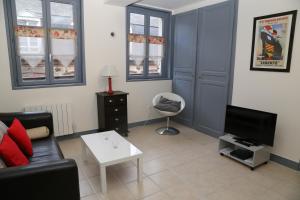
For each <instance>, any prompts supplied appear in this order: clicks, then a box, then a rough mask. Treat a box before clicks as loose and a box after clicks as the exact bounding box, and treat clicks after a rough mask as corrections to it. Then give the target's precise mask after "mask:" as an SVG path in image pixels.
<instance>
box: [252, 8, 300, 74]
mask: <svg viewBox="0 0 300 200" xmlns="http://www.w3.org/2000/svg"><path fill="white" fill-rule="evenodd" d="M296 17H297V10H294V11H289V12H283V13H278V14H274V15H267V16H262V17H256V18H254V23H253V37H252V52H251V64H250V70H259V71H276V72H289V71H290V65H291V57H292V51H293V40H294V33H295V24H296Z"/></svg>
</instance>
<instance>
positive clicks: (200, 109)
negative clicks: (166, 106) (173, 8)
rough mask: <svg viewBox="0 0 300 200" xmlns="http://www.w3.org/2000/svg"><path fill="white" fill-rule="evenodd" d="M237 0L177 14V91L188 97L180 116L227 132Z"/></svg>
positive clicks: (190, 122)
mask: <svg viewBox="0 0 300 200" xmlns="http://www.w3.org/2000/svg"><path fill="white" fill-rule="evenodd" d="M235 6H236V5H235V1H234V0H233V1H226V2H224V3H220V4H215V5H212V6H208V7H204V8H200V9H198V10H193V11H190V12H187V13H182V14H178V15H175V16H174V46H173V47H174V49H173V72H174V74H173V91H174V92H175V93H177V94H179V95H181V96H182V97H183V98H184V99H185V101H186V108H185V110H184V111H183V112H182V113H181V114H180V115H179V116H177V118H176V120H177V121H179V122H181V123H183V124H186V125H188V126H191V127H193V128H195V129H197V130H199V131H201V132H204V133H207V134H209V135H212V136H221V135H223V130H224V123H225V112H226V105H227V104H228V103H229V102H230V99H231V84H232V74H233V64H234V63H233V59H234V56H233V54H234V43H235V30H234V29H235Z"/></svg>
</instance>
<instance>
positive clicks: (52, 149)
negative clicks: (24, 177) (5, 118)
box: [29, 137, 63, 164]
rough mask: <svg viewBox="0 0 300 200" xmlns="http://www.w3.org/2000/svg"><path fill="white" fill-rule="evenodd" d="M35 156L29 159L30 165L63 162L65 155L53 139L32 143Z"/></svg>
mask: <svg viewBox="0 0 300 200" xmlns="http://www.w3.org/2000/svg"><path fill="white" fill-rule="evenodd" d="M32 146H33V156H32V157H31V158H29V161H30V164H35V163H43V162H48V161H57V160H62V159H63V155H62V153H61V150H60V148H59V146H58V144H57V142H56V140H55V139H54V138H53V137H49V138H46V139H45V138H44V139H41V140H34V141H32Z"/></svg>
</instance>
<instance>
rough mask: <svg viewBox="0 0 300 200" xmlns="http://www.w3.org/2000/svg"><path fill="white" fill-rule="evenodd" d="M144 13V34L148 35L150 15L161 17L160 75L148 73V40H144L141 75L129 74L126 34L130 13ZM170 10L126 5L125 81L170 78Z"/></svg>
mask: <svg viewBox="0 0 300 200" xmlns="http://www.w3.org/2000/svg"><path fill="white" fill-rule="evenodd" d="M131 13H135V14H141V15H144V35H145V37H147V36H150V17H158V18H162V19H163V35H162V37H164V38H165V44H164V48H163V51H164V56H163V59H162V64H161V75H159V76H157V75H149V73H148V69H149V49H150V48H149V42H148V40H147V39H146V42H145V45H146V47H145V54H146V55H145V61H144V69H143V75H130V74H129V41H128V35H129V34H130V14H131ZM170 30H171V12H169V11H165V10H158V9H153V8H148V7H144V6H137V5H130V6H127V11H126V80H127V82H133V81H152V80H170V54H171V52H170V48H169V47H170V44H171V33H170Z"/></svg>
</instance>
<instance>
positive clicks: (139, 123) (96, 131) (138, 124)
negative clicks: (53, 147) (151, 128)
mask: <svg viewBox="0 0 300 200" xmlns="http://www.w3.org/2000/svg"><path fill="white" fill-rule="evenodd" d="M163 121H166V118H157V119H150V120H144V121H139V122H133V123H130V124H128V128H134V127H137V126H145V125H149V124H155V123H160V122H163ZM93 133H99V129H93V130H88V131H82V132H76V133H73V134H71V135H63V136H57V137H56V139H57V140H58V141H62V140H68V139H74V138H78V137H80V136H82V135H88V134H93Z"/></svg>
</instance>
